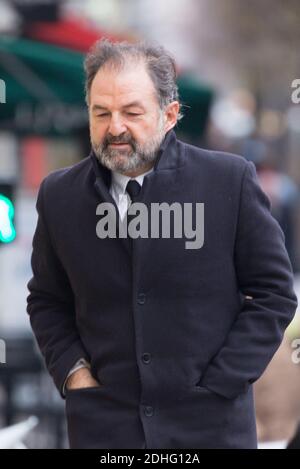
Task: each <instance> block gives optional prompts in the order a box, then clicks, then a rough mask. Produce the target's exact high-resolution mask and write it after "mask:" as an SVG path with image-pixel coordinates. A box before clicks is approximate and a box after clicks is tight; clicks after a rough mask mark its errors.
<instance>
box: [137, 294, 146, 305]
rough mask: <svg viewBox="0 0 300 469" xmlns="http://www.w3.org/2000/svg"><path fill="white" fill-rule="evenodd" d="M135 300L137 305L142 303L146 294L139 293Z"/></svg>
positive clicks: (144, 301)
mask: <svg viewBox="0 0 300 469" xmlns="http://www.w3.org/2000/svg"><path fill="white" fill-rule="evenodd" d="M137 302H138V304H139V305H143V304H145V303H146V295H145V293H139V294H138V297H137Z"/></svg>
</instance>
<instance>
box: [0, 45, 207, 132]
mask: <svg viewBox="0 0 300 469" xmlns="http://www.w3.org/2000/svg"><path fill="white" fill-rule="evenodd" d="M83 61H84V54H83V53H81V52H75V51H73V50H70V49H66V48H62V47H56V46H53V45H49V44H45V43H40V42H37V41H32V40H28V39H20V38H12V37H1V38H0V78H1V79H2V80H4V81H5V83H6V104H0V122H1V128H11V129H13V130H15V131H18V132H25V133H36V134H40V135H43V134H49V133H52V132H55V133H60V134H61V133H70V132H76V131H77V130H78V129H82V128H84V127H86V126H87V125H88V116H87V110H86V106H85V102H84V71H83ZM178 86H179V94H180V98H181V100H182V101H183V104H184V105H185V106H186V107H185V108H184V112H185V117H184V118H183V119H182V121H181V122H180V123H179V125H178V129H179V130H180V131H181V132H183V133H185V134H187V135H188V136H190V137H191V139H197V138H199V137H200V136H201V134H202V133H203V130H204V127H205V123H206V120H207V115H208V111H209V108H210V104H211V101H212V98H213V91H212V89H211V88H209V87H207V86H203V85H202V84H201V83H199V81H197V80H196V79H195V78H194V77H193V76H191V75H190V74H181V76H180V77H179V78H178Z"/></svg>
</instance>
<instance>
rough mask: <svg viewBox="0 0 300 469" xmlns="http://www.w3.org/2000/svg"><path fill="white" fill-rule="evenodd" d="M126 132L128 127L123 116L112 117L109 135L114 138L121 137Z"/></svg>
mask: <svg viewBox="0 0 300 469" xmlns="http://www.w3.org/2000/svg"><path fill="white" fill-rule="evenodd" d="M126 130H127V127H126V125H125V123H124V121H123V119H122V117H121V116H117V115H114V116H112V117H111V120H110V123H109V127H108V133H110V134H111V135H113V136H114V137H118V136H119V135H122V134H123V133H124V132H126Z"/></svg>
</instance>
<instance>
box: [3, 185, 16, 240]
mask: <svg viewBox="0 0 300 469" xmlns="http://www.w3.org/2000/svg"><path fill="white" fill-rule="evenodd" d="M14 214H15V209H14V206H13V203H12V201H11V200H9V199H8V198H7V197H5V196H4V195H2V194H0V242H2V243H11V242H12V241H13V240H14V239H15V237H16V230H15V227H14Z"/></svg>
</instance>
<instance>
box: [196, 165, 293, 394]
mask: <svg viewBox="0 0 300 469" xmlns="http://www.w3.org/2000/svg"><path fill="white" fill-rule="evenodd" d="M234 262H235V269H236V276H237V282H238V286H239V290H240V292H241V293H242V295H243V296H244V302H243V306H242V309H241V311H240V313H239V314H238V316H237V318H236V320H235V322H234V323H233V325H232V328H231V330H230V332H229V334H228V336H227V338H226V340H225V342H224V344H223V346H222V347H221V349H220V350H219V352H218V353H217V355H216V356H215V357H214V358H213V360H212V361H211V362H210V364H209V365H208V367H207V369H206V371H205V372H204V374H203V377H202V379H201V385H203V386H205V387H207V388H208V389H210V390H212V391H214V392H217V393H219V394H221V395H223V396H225V397H228V398H232V397H235V396H237V395H238V394H240V393H242V392H246V391H247V389H248V387H249V385H250V384H252V383H253V382H254V381H256V380H257V379H258V378H259V377H260V376H261V374H262V373H263V371H264V370H265V368H266V366H267V365H268V363H269V362H270V360H271V358H272V357H273V355H274V353H275V352H276V350H277V348H278V347H279V345H280V343H281V341H282V338H283V334H284V331H285V329H286V327H287V326H288V324H289V323H290V321H291V320H292V318H293V316H294V314H295V311H296V308H297V298H296V295H295V293H294V290H293V273H292V268H291V264H290V260H289V257H288V254H287V251H286V249H285V244H284V235H283V232H282V230H281V228H280V227H279V225H278V223H277V221H276V220H275V219H274V218H273V216H272V215H271V213H270V202H269V199H268V198H267V196H266V195H265V194H264V192H263V191H262V190H261V188H260V186H259V183H258V179H257V176H256V170H255V166H254V164H253V163H247V167H246V169H245V172H244V176H243V183H242V189H241V196H240V208H239V216H238V224H237V233H236V241H235V253H234ZM246 297H247V298H246ZM249 297H250V298H249Z"/></svg>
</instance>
